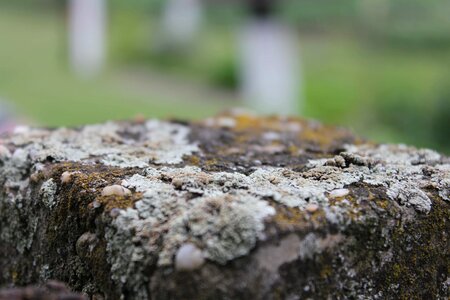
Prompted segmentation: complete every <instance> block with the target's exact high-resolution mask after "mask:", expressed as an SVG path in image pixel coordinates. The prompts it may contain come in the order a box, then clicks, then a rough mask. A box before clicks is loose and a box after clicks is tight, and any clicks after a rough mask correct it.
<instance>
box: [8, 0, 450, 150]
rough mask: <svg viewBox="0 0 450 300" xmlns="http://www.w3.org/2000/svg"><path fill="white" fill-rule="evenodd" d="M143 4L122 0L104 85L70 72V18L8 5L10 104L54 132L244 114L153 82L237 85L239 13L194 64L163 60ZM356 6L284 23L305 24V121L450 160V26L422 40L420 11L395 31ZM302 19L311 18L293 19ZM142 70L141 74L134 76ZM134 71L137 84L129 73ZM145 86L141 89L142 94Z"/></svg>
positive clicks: (394, 24) (398, 22)
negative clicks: (106, 123) (416, 21)
mask: <svg viewBox="0 0 450 300" xmlns="http://www.w3.org/2000/svg"><path fill="white" fill-rule="evenodd" d="M134 2H136V5H132V4H130V3H129V4H127V5H125V4H122V5H119V3H118V2H117V1H116V2H115V3H116V8H118V6H120V9H112V10H111V27H110V41H109V42H110V58H109V60H110V63H109V68H108V70H106V71H105V73H104V74H103V76H101V78H99V79H97V80H95V81H94V82H89V81H83V80H79V79H77V78H75V77H74V76H73V75H72V74H71V73H70V72H69V70H67V67H66V66H65V54H64V52H65V35H64V19H63V13H62V12H61V11H57V10H49V9H45V10H44V9H42V10H40V9H33V11H31V10H28V11H27V10H24V9H18V8H11V7H6V6H4V3H3V4H2V3H0V5H3V6H2V9H1V10H0V37H1V39H2V40H1V46H0V97H2V98H5V99H7V100H10V101H12V102H13V103H14V104H16V106H17V107H18V109H19V110H20V111H21V112H23V113H25V114H26V115H27V116H29V117H30V118H31V119H32V120H35V121H36V122H39V123H40V124H44V125H49V126H56V125H77V124H82V123H92V122H99V121H103V120H106V119H111V118H114V119H125V118H131V117H133V116H134V115H136V114H138V113H141V114H144V115H145V116H149V117H153V116H155V117H167V116H169V117H170V116H173V117H183V118H200V117H205V116H207V115H211V114H213V113H215V112H216V111H219V110H221V109H224V108H226V107H230V106H234V105H238V103H236V102H224V101H219V100H216V99H214V98H215V97H214V95H212V96H211V98H206V97H198V99H196V98H194V99H191V98H192V97H191V98H190V97H187V96H186V97H184V94H183V92H179V93H178V94H179V95H180V97H178V96H176V95H177V94H176V93H175V94H171V95H172V96H171V97H167V95H165V94H164V93H163V94H161V93H160V92H159V91H158V90H157V89H155V88H153V87H152V86H150V87H146V83H145V82H146V81H147V82H149V83H150V80H151V78H152V77H151V76H152V75H151V74H152V72H153V73H155V70H156V71H157V72H158V74H159V73H162V74H166V75H167V74H169V75H170V76H174V77H176V78H181V79H183V78H185V79H186V80H187V82H193V83H194V84H202V85H206V86H213V87H214V86H215V87H216V88H217V89H218V90H223V89H230V88H231V89H232V88H235V87H236V82H237V79H236V57H235V54H234V50H235V49H234V48H233V40H234V32H233V29H236V28H237V26H223V24H224V23H225V24H230V23H233V24H235V25H236V22H235V20H236V19H237V17H236V16H235V15H233V14H232V13H230V12H229V11H227V12H224V13H220V12H217V10H215V11H212V13H211V15H213V18H211V19H212V20H209V23H208V25H207V26H205V27H204V32H203V34H202V36H201V38H200V39H199V41H198V44H197V45H196V47H195V49H193V50H192V51H191V52H189V53H186V54H184V55H183V56H179V55H178V56H177V55H174V54H171V53H168V54H165V55H163V56H161V55H157V54H155V51H154V50H155V45H156V44H157V40H158V36H157V26H156V21H155V18H154V16H155V14H154V13H152V12H153V11H152V10H151V8H150V7H149V6H146V5H145V4H144V3H143V2H142V1H137V0H136V1H134ZM301 2H302V3H303V2H305V1H301ZM320 2H325V0H321V1H320ZM397 2H398V3H400V2H401V1H397ZM415 2H417V1H415ZM432 2H433V3H435V2H438V1H432ZM127 3H128V2H127ZM291 3H294V2H291ZM345 3H346V4H345V5H342V6H337V7H335V8H333V7H331V6H327V9H326V10H320V9H318V6H314V5H312V4H311V3H310V4H309V6H305V7H310V9H304V10H302V11H301V10H295V9H291V10H290V12H291V13H290V14H289V13H288V12H285V13H284V14H283V15H285V16H286V19H287V20H290V21H291V22H293V20H297V21H298V22H295V26H296V28H297V29H298V35H299V40H300V47H301V54H302V62H303V70H302V72H303V76H304V79H305V87H304V95H305V98H306V99H307V102H306V103H304V105H303V107H304V110H303V115H305V116H307V117H312V118H318V119H321V120H323V121H325V122H327V123H332V124H343V125H346V126H350V127H352V128H353V129H354V130H355V131H356V132H357V133H360V134H363V135H367V136H369V137H371V138H373V139H376V140H383V141H392V142H405V143H411V144H415V145H418V146H426V147H434V148H439V149H440V150H443V151H446V152H447V153H448V152H450V139H449V138H448V137H450V125H449V124H448V122H449V121H448V120H450V86H449V84H448V83H449V80H448V78H449V77H450V71H449V70H450V51H449V48H450V46H449V45H450V33H449V32H448V30H447V29H445V28H450V26H447V27H445V26H443V25H445V24H446V23H445V22H439V20H440V19H439V18H433V20H434V22H430V23H427V22H422V21H420V24H422V25H421V26H420V28H419V30H418V31H417V34H415V33H414V32H413V30H412V29H411V28H412V27H411V24H409V23H408V22H407V20H408V19H407V18H406V17H404V16H405V15H408V13H409V12H410V11H411V10H409V12H408V10H405V11H403V10H400V9H399V8H398V7H397V6H396V7H395V9H394V10H393V12H394V13H392V15H391V16H388V17H387V19H386V23H383V22H379V24H373V23H371V22H369V21H368V22H365V23H364V22H361V18H360V17H358V16H355V14H356V7H355V5H354V3H355V2H354V1H351V0H347V1H345ZM411 3H413V2H411ZM322 4H324V3H322ZM153 5H154V7H157V6H158V5H157V4H153ZM324 5H325V4H324ZM399 5H400V4H399ZM411 5H412V4H410V5H409V7H410V6H411ZM322 7H323V6H322ZM399 7H402V6H399ZM430 7H431V8H430V9H429V11H428V12H427V13H429V14H431V13H432V12H435V13H436V9H435V8H436V7H437V6H436V5H434V4H433V5H430ZM144 8H145V9H144ZM449 10H450V9H449ZM296 11H299V12H300V13H299V14H295V13H292V12H296ZM441 14H442V13H441ZM152 16H153V17H152ZM230 16H231V17H230ZM433 16H434V15H433ZM444 19H445V18H444ZM230 20H231V21H230ZM318 20H321V22H319V21H318ZM405 20H406V21H405ZM293 23H294V22H293ZM405 24H406V25H405ZM388 26H389V27H388ZM439 26H441V27H442V28H441V27H439ZM443 28H444V29H443ZM136 69H138V70H139V71H140V72H138V73H134V70H136ZM124 70H127V74H129V73H130V72H131V74H133V75H132V76H131V77H129V76H128V77H127V76H123V74H124ZM128 70H131V71H130V72H128ZM141 71H142V72H141ZM147 71H148V72H149V74H150V75H148V76H147V75H145V74H146V72H147ZM140 74H144V77H142V76H141V75H140ZM124 78H125V79H124ZM130 81H131V83H130ZM136 82H138V84H139V82H141V84H140V87H142V88H134V86H135V85H134V84H136ZM130 86H131V88H130ZM173 95H175V96H173ZM186 98H187V100H186ZM293 113H295V112H293Z"/></svg>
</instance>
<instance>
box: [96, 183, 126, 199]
mask: <svg viewBox="0 0 450 300" xmlns="http://www.w3.org/2000/svg"><path fill="white" fill-rule="evenodd" d="M130 194H131V191H130V190H129V189H127V188H124V187H123V186H121V185H118V184H115V185H110V186H107V187H105V188H104V189H103V191H102V196H111V195H116V196H127V195H130Z"/></svg>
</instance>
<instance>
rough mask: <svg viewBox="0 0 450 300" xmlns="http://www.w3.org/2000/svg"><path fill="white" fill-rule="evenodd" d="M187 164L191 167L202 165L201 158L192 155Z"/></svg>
mask: <svg viewBox="0 0 450 300" xmlns="http://www.w3.org/2000/svg"><path fill="white" fill-rule="evenodd" d="M187 162H188V163H189V164H191V165H194V166H198V165H200V158H199V157H198V156H195V155H191V156H189V157H188V158H187Z"/></svg>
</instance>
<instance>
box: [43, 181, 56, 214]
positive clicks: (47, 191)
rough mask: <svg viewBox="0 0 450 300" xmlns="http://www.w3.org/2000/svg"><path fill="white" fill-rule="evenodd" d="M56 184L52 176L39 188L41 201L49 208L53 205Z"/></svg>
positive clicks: (54, 203)
mask: <svg viewBox="0 0 450 300" xmlns="http://www.w3.org/2000/svg"><path fill="white" fill-rule="evenodd" d="M56 189H57V185H56V183H55V182H54V181H53V178H50V179H49V180H47V181H45V182H44V183H43V184H42V186H41V189H40V191H39V194H40V196H41V199H42V202H43V203H44V204H45V205H46V206H47V207H48V208H50V209H52V208H53V207H55V205H56V202H55V194H56Z"/></svg>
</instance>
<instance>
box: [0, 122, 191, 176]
mask: <svg viewBox="0 0 450 300" xmlns="http://www.w3.org/2000/svg"><path fill="white" fill-rule="evenodd" d="M189 132H190V129H189V127H187V126H184V125H180V124H175V123H170V122H163V121H157V120H151V121H148V122H146V123H144V124H140V125H137V124H134V125H130V124H126V123H123V124H120V123H114V122H108V123H105V124H98V125H88V126H84V127H82V128H81V129H67V128H60V129H56V130H47V129H29V130H27V131H26V132H24V133H22V134H20V135H13V136H12V137H11V138H10V139H9V142H11V143H12V144H14V145H15V146H17V147H20V148H19V149H20V151H22V152H23V153H24V155H28V156H29V158H30V160H32V161H45V160H46V159H47V158H48V157H51V158H52V159H53V161H85V162H89V161H100V162H101V163H103V164H105V165H109V166H117V167H142V168H144V167H147V166H148V165H149V164H150V163H154V164H178V163H180V162H182V157H183V156H184V155H190V154H192V153H193V152H195V151H198V147H197V145H196V144H192V143H189V141H188V135H189ZM4 152H5V151H4ZM19 154H20V153H19ZM14 156H18V154H14V155H13V157H14Z"/></svg>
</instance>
